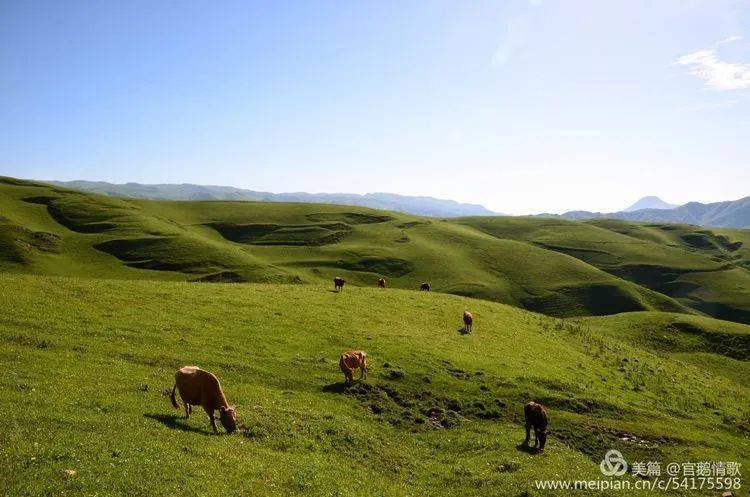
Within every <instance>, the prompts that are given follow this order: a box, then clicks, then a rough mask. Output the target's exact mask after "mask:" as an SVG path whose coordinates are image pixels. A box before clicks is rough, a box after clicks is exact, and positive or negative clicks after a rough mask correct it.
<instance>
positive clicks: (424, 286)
mask: <svg viewBox="0 0 750 497" xmlns="http://www.w3.org/2000/svg"><path fill="white" fill-rule="evenodd" d="M419 291H420V292H429V291H430V284H429V283H422V286H420V287H419Z"/></svg>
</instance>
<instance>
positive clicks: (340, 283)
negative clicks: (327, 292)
mask: <svg viewBox="0 0 750 497" xmlns="http://www.w3.org/2000/svg"><path fill="white" fill-rule="evenodd" d="M344 283H346V280H345V279H344V278H342V277H341V276H336V277H335V278H334V279H333V289H334V290H336V291H337V292H340V291H341V290H343V289H344Z"/></svg>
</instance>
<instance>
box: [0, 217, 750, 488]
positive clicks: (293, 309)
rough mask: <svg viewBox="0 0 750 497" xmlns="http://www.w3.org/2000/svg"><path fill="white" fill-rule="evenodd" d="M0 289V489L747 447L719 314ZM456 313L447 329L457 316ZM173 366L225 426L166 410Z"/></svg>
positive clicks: (299, 290) (277, 288)
mask: <svg viewBox="0 0 750 497" xmlns="http://www.w3.org/2000/svg"><path fill="white" fill-rule="evenodd" d="M32 226H33V225H32ZM33 227H35V228H37V229H41V228H50V227H52V225H51V224H50V225H47V226H33ZM122 271H123V273H124V272H126V271H129V269H125V268H123V269H122ZM133 271H135V270H133ZM149 274H151V273H149ZM155 274H162V273H155ZM0 298H1V299H2V302H3V306H4V312H3V313H2V314H0V342H1V343H2V346H0V368H2V370H3V375H1V376H0V390H1V391H2V392H3V395H2V400H1V401H0V419H2V420H3V427H2V430H0V488H2V489H3V492H4V493H5V494H6V495H12V496H20V495H24V496H25V495H35V496H36V495H383V496H400V495H403V496H406V495H414V496H423V495H424V496H427V495H446V496H451V495H455V496H459V495H460V496H474V495H476V496H479V495H482V496H487V495H511V496H520V495H549V494H550V493H549V492H548V493H542V492H539V491H537V490H535V489H534V488H533V487H532V482H533V481H534V480H535V479H545V478H549V479H558V478H564V479H568V478H570V479H583V478H595V477H598V476H600V475H599V471H598V461H599V460H600V459H601V457H602V454H603V453H604V450H606V449H608V448H618V449H620V450H622V452H623V453H624V454H625V456H626V458H627V459H629V460H630V461H634V460H642V461H650V460H658V461H661V462H662V463H663V464H666V462H668V461H703V460H721V461H738V462H741V463H742V464H743V465H744V468H747V467H748V464H750V460H748V457H747V455H748V454H749V453H750V438H749V436H748V433H749V432H748V430H749V429H750V425H749V423H750V408H749V407H748V406H750V402H748V400H749V399H750V390H749V389H748V385H747V382H746V379H747V374H746V373H747V358H748V353H749V352H750V350H749V348H748V337H749V336H750V327H748V326H744V325H740V324H736V323H726V322H723V321H717V320H711V319H709V318H704V317H696V316H689V315H685V314H669V313H660V312H638V313H626V314H619V315H617V316H609V317H589V318H583V319H566V320H560V319H555V318H549V317H545V316H543V315H539V314H534V313H530V312H527V311H524V310H522V309H518V308H515V307H510V306H506V305H502V304H498V303H494V302H489V301H484V300H475V299H470V298H467V297H461V296H453V295H444V294H439V293H437V292H430V293H425V292H422V293H420V292H415V291H404V290H395V289H387V290H378V289H376V288H357V287H347V288H346V289H345V290H344V291H343V292H342V293H340V294H336V293H333V292H331V291H330V289H329V288H328V285H325V286H323V285H289V284H242V285H214V284H193V283H185V282H168V281H166V282H165V281H145V280H125V279H122V280H107V279H90V278H85V279H81V278H70V277H65V278H62V277H45V276H34V275H13V274H7V273H6V274H2V275H0ZM464 309H470V310H472V311H473V312H474V314H475V330H474V332H473V333H472V334H469V335H463V334H461V333H459V332H458V331H457V330H458V328H459V327H460V325H461V323H460V316H461V312H462V311H463V310H464ZM662 335H663V336H662ZM348 348H362V349H365V350H367V352H368V353H369V357H370V362H371V368H372V369H371V378H370V379H369V380H368V381H367V382H366V383H365V384H358V385H356V386H354V387H352V388H349V389H346V388H344V386H343V385H342V383H341V380H342V379H343V377H342V375H341V374H340V372H339V371H338V370H337V363H336V359H337V356H338V353H339V352H340V351H341V350H343V349H348ZM183 364H198V365H200V366H202V367H204V368H206V369H208V370H210V371H213V372H215V373H216V374H217V375H218V376H219V377H220V378H221V380H222V382H223V385H224V388H225V391H226V393H227V395H228V397H229V399H230V401H232V402H233V403H235V404H237V406H238V409H239V413H240V416H241V418H240V423H241V425H242V428H241V430H240V431H239V432H238V433H235V434H234V435H222V436H214V435H212V434H211V433H210V427H209V424H208V420H207V418H206V417H205V416H204V415H203V414H202V413H200V412H197V413H194V415H193V417H191V419H190V420H188V421H185V420H183V419H180V415H181V412H177V411H173V410H172V408H171V406H170V405H169V401H168V398H167V397H166V396H165V393H164V392H165V390H166V389H168V388H170V387H171V385H172V375H173V373H174V370H175V369H176V368H177V367H179V366H181V365H183ZM529 398H534V399H537V400H539V401H541V402H543V403H545V404H546V405H547V406H548V407H549V411H550V417H551V428H552V435H551V438H550V441H549V443H548V447H547V450H546V451H545V452H544V453H542V454H538V455H532V454H529V453H527V452H524V451H521V450H518V449H517V448H516V444H518V443H519V442H520V441H521V440H522V437H523V430H522V426H521V424H520V421H521V406H522V404H523V402H524V401H525V400H528V399H529ZM67 470H72V471H75V474H72V475H71V474H68V473H67V472H66V471H67ZM627 478H631V477H627ZM695 493H696V492H685V493H684V494H685V495H693V494H695ZM559 495H566V494H565V493H560V494H559ZM611 495H623V493H622V492H612V493H611ZM627 495H632V493H627ZM707 495H713V494H711V493H708V494H707Z"/></svg>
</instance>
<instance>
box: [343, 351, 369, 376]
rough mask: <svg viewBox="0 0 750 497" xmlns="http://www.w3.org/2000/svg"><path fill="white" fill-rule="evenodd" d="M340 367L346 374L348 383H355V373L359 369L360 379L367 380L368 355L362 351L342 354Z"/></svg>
mask: <svg viewBox="0 0 750 497" xmlns="http://www.w3.org/2000/svg"><path fill="white" fill-rule="evenodd" d="M339 367H340V368H341V372H342V373H344V378H346V382H347V383H351V382H353V381H354V375H353V374H352V373H353V371H354V370H355V369H357V368H359V379H360V380H363V379H367V354H365V353H364V352H363V351H361V350H350V351H349V352H342V353H341V357H340V358H339Z"/></svg>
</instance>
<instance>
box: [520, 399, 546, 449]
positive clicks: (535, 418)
mask: <svg viewBox="0 0 750 497" xmlns="http://www.w3.org/2000/svg"><path fill="white" fill-rule="evenodd" d="M523 416H524V418H525V420H526V439H525V440H524V441H523V445H525V446H528V445H529V439H530V438H531V429H532V428H534V448H536V449H538V450H539V451H540V452H541V451H543V450H544V446H545V445H546V444H547V434H548V433H549V430H547V424H548V421H549V420H548V419H547V411H546V410H545V409H544V406H543V405H542V404H538V403H536V402H534V401H533V400H532V401H531V402H529V403H528V404H526V405H525V406H523Z"/></svg>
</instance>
